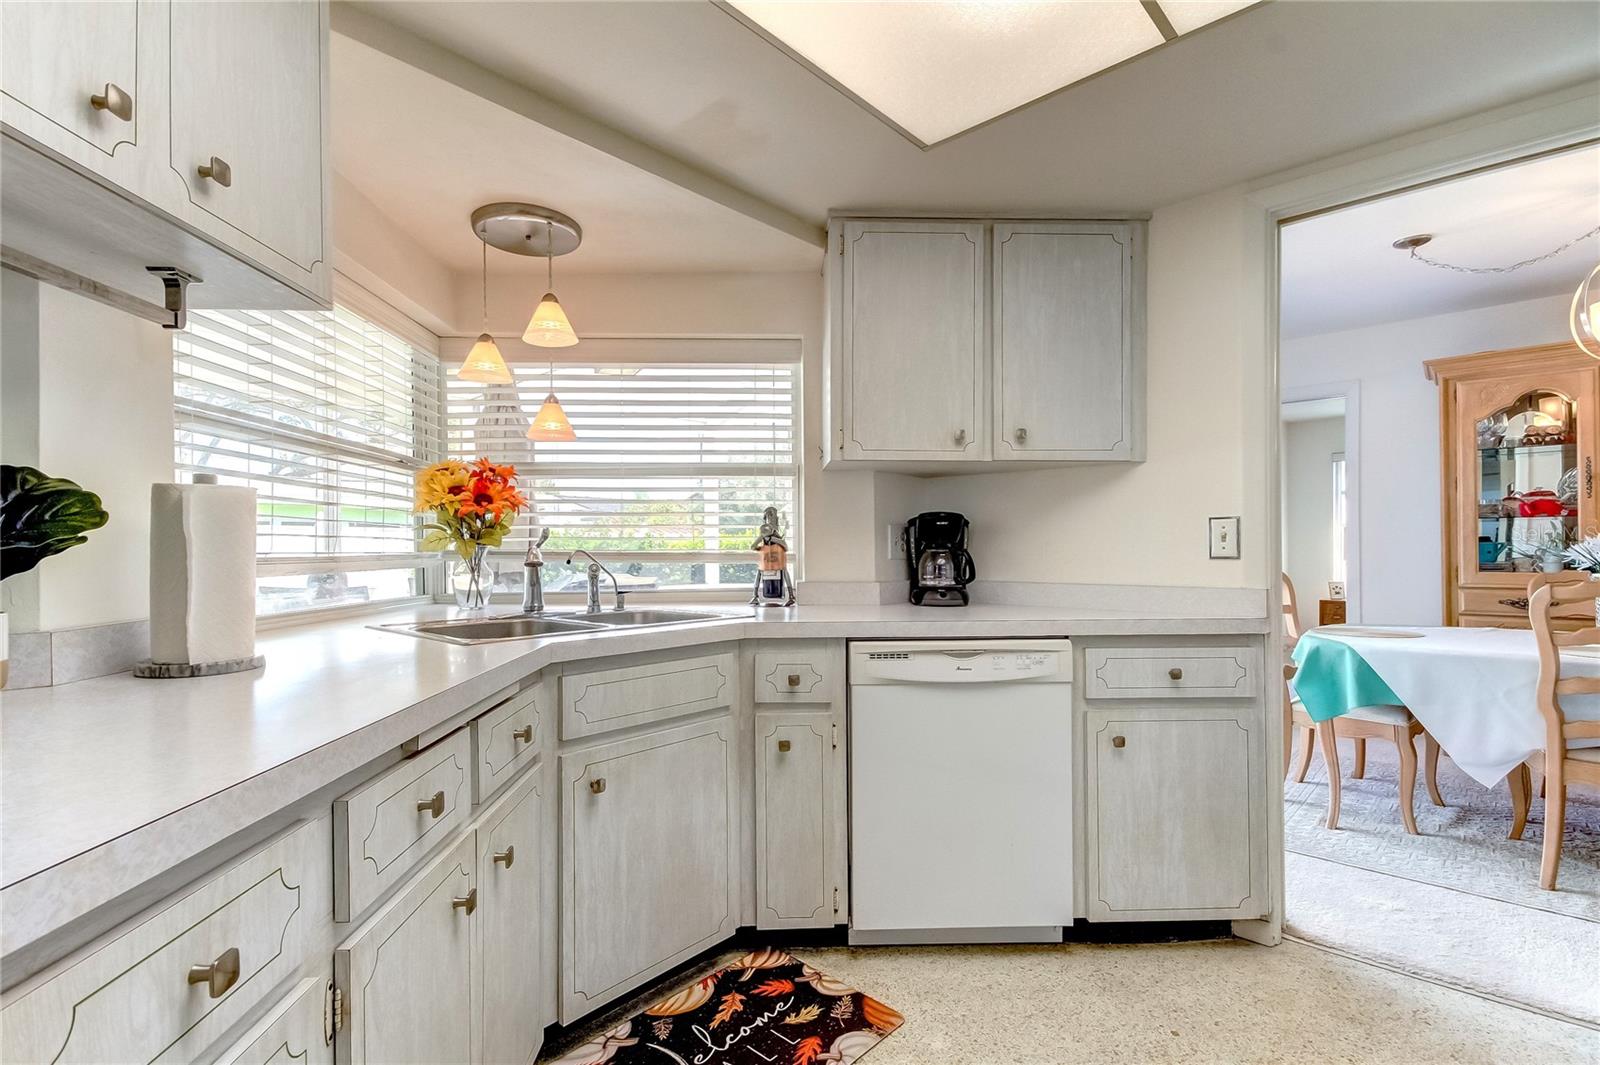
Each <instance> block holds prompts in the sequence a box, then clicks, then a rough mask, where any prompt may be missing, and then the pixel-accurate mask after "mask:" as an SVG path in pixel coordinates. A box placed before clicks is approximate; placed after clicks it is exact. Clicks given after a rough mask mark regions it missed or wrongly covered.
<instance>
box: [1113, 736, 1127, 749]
mask: <svg viewBox="0 0 1600 1065" xmlns="http://www.w3.org/2000/svg"><path fill="white" fill-rule="evenodd" d="M1127 745H1128V737H1126V736H1113V737H1111V746H1113V747H1115V748H1116V749H1117V750H1119V751H1120V750H1121V749H1122V748H1124V747H1126V746H1127Z"/></svg>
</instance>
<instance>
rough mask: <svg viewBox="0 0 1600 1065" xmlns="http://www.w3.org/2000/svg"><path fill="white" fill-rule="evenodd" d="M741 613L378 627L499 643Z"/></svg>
mask: <svg viewBox="0 0 1600 1065" xmlns="http://www.w3.org/2000/svg"><path fill="white" fill-rule="evenodd" d="M749 616H750V615H748V614H744V613H725V612H713V611H709V610H667V609H639V610H603V611H601V612H600V613H598V614H582V613H563V614H506V615H502V616H500V617H492V618H459V619H457V620H454V621H418V622H405V623H402V624H399V625H379V626H377V627H378V628H381V629H386V630H388V631H390V632H402V633H406V634H407V635H410V636H421V637H423V638H425V639H429V640H443V641H445V642H446V643H464V644H474V643H497V642H499V641H501V640H526V639H529V638H531V637H535V636H573V635H577V634H579V633H584V632H604V631H606V630H607V629H619V628H640V627H642V626H646V625H676V624H681V623H683V622H689V621H721V620H723V619H727V618H737V617H749Z"/></svg>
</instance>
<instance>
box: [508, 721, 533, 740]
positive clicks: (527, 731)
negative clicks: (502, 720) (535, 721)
mask: <svg viewBox="0 0 1600 1065" xmlns="http://www.w3.org/2000/svg"><path fill="white" fill-rule="evenodd" d="M518 740H521V741H522V742H523V743H532V742H533V726H532V725H523V726H522V727H521V728H519V729H517V731H515V732H513V733H512V734H511V742H512V743H516V742H517V741H518Z"/></svg>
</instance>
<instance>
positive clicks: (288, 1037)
mask: <svg viewBox="0 0 1600 1065" xmlns="http://www.w3.org/2000/svg"><path fill="white" fill-rule="evenodd" d="M327 1002H328V978H327V976H326V974H324V975H320V976H313V977H307V978H306V979H304V980H301V981H300V982H299V983H298V984H296V985H295V986H294V989H293V990H292V991H290V992H289V993H288V994H287V995H285V996H284V997H283V998H282V999H281V1000H280V1001H279V1002H278V1004H277V1005H276V1006H274V1007H273V1008H272V1009H271V1010H270V1011H268V1013H267V1015H266V1016H265V1017H263V1018H262V1019H261V1020H260V1021H259V1022H257V1024H256V1025H255V1026H254V1027H252V1028H251V1029H250V1031H249V1032H247V1033H245V1035H244V1036H243V1037H241V1038H240V1039H239V1041H238V1042H237V1043H235V1044H234V1045H233V1046H231V1047H229V1048H228V1049H227V1050H225V1051H223V1053H222V1056H221V1057H219V1058H217V1060H216V1065H333V1046H332V1045H331V1044H330V1043H329V1042H328V1041H327V1038H326V1036H325V1035H324V1031H325V1023H326V1014H325V1010H326V1007H327Z"/></svg>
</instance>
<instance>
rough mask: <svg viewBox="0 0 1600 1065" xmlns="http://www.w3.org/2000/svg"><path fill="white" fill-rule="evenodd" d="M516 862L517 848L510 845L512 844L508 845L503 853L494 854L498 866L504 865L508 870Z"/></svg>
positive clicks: (496, 852)
mask: <svg viewBox="0 0 1600 1065" xmlns="http://www.w3.org/2000/svg"><path fill="white" fill-rule="evenodd" d="M516 860H517V848H516V847H514V846H512V845H510V844H507V845H506V849H505V850H503V851H495V852H494V861H495V864H496V865H503V866H505V867H506V868H507V869H510V868H511V865H512V863H513V862H515V861H516Z"/></svg>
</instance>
